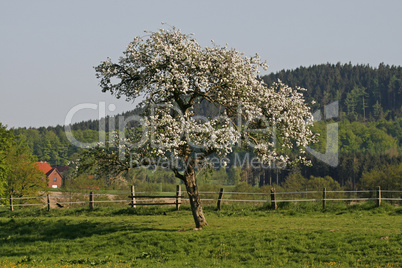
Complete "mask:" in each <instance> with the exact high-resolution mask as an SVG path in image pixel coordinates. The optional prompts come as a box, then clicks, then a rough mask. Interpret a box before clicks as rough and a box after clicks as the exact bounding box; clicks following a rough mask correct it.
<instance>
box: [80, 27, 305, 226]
mask: <svg viewBox="0 0 402 268" xmlns="http://www.w3.org/2000/svg"><path fill="white" fill-rule="evenodd" d="M260 68H262V69H266V68H267V65H266V64H265V63H264V62H262V61H261V60H260V58H259V56H258V55H256V56H253V57H247V56H244V55H243V54H242V53H240V52H238V51H236V50H235V49H230V48H228V47H227V46H225V47H218V46H217V45H215V44H212V46H211V47H201V46H200V45H199V44H198V43H197V41H196V40H195V39H194V38H193V36H192V35H187V34H184V33H182V32H181V31H180V30H178V29H176V28H174V27H173V28H171V29H168V30H166V29H161V30H159V31H157V32H151V33H148V35H147V36H144V37H135V38H134V41H132V42H131V43H129V45H128V46H127V49H126V50H125V52H124V56H122V57H120V59H119V60H118V62H116V63H113V62H112V61H111V60H110V59H107V60H106V61H104V62H102V63H101V64H100V65H99V66H97V67H95V70H96V72H97V77H98V78H99V79H100V86H101V87H102V91H103V92H107V91H108V92H110V93H111V94H113V95H115V96H116V97H117V98H120V97H122V96H124V97H125V98H126V99H127V101H131V100H134V99H135V98H138V97H140V98H141V99H142V102H141V105H142V107H143V109H144V111H145V112H144V115H142V116H141V117H135V118H132V120H134V121H136V123H137V127H133V128H124V129H123V128H121V129H119V131H117V132H115V133H114V136H115V137H114V138H109V141H108V142H107V144H98V146H96V147H94V148H92V149H90V150H88V151H87V152H86V153H85V156H84V157H83V158H82V159H83V160H82V161H81V165H82V166H85V163H87V164H88V163H91V165H92V164H94V163H95V164H96V168H97V171H98V172H103V173H108V174H114V175H118V174H120V173H121V172H124V171H127V170H129V169H130V168H133V167H138V166H141V165H161V163H162V162H163V166H164V167H168V168H170V169H171V170H172V171H173V172H174V174H175V176H176V177H177V178H179V179H180V180H182V181H183V182H184V184H185V186H186V191H187V193H188V196H189V201H190V204H191V209H192V213H193V217H194V221H195V225H196V228H201V227H202V226H204V225H206V224H207V221H206V219H205V217H204V214H203V211H202V206H201V203H200V197H199V192H198V188H197V181H196V173H197V170H199V168H200V166H198V164H199V163H207V162H208V161H207V160H208V158H209V157H210V156H212V155H214V156H218V157H224V156H226V155H227V154H229V153H230V152H232V148H233V147H234V146H246V147H248V148H252V149H253V150H254V151H255V153H256V155H257V156H258V157H259V159H260V161H261V162H265V163H268V162H272V161H282V162H289V161H293V160H294V159H290V158H289V154H288V152H290V150H293V151H294V149H295V148H297V149H299V150H300V154H299V155H300V159H299V160H303V153H304V147H305V146H306V145H307V144H308V143H310V142H311V141H312V140H313V135H312V133H311V131H310V129H309V123H310V122H311V119H312V115H311V113H310V110H309V108H308V106H307V105H306V103H305V101H304V99H303V95H302V93H301V92H300V91H301V90H302V89H299V88H298V89H292V88H291V87H288V86H286V85H285V84H283V83H282V82H280V81H278V83H276V84H273V85H271V86H267V85H266V84H264V82H263V81H261V80H260V79H258V74H259V70H260ZM205 101H206V102H208V103H209V104H210V105H215V106H217V107H219V110H220V112H219V113H218V114H216V116H215V117H213V118H211V117H206V116H203V115H200V114H197V113H196V112H195V111H196V107H197V105H199V104H200V103H201V102H205ZM112 136H113V135H112V134H111V137H112ZM84 159H85V160H84ZM88 159H92V161H89V160H88ZM179 162H180V163H181V164H178V163H179Z"/></svg>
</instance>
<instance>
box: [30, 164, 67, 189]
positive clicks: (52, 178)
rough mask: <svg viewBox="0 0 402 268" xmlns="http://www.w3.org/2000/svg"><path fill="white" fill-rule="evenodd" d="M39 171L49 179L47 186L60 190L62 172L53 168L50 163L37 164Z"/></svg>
mask: <svg viewBox="0 0 402 268" xmlns="http://www.w3.org/2000/svg"><path fill="white" fill-rule="evenodd" d="M36 166H37V167H38V169H40V170H41V171H43V173H44V174H45V176H46V177H44V178H46V179H47V184H48V186H49V187H50V188H60V187H61V185H62V182H63V178H62V176H61V174H60V172H59V171H58V170H57V168H55V167H51V166H50V165H49V163H48V162H42V161H41V162H36Z"/></svg>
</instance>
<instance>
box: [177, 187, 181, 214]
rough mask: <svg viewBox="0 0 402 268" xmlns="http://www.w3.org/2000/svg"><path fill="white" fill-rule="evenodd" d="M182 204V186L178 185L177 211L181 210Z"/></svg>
mask: <svg viewBox="0 0 402 268" xmlns="http://www.w3.org/2000/svg"><path fill="white" fill-rule="evenodd" d="M180 203H181V185H176V210H179V209H180Z"/></svg>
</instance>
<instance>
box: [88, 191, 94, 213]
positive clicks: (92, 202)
mask: <svg viewBox="0 0 402 268" xmlns="http://www.w3.org/2000/svg"><path fill="white" fill-rule="evenodd" d="M89 209H90V210H93V209H94V196H93V193H92V192H89Z"/></svg>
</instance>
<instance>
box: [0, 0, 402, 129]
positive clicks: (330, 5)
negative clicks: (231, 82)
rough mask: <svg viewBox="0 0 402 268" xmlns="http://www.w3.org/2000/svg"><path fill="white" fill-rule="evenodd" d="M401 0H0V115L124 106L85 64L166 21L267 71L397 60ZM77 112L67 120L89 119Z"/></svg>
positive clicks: (45, 120)
mask: <svg viewBox="0 0 402 268" xmlns="http://www.w3.org/2000/svg"><path fill="white" fill-rule="evenodd" d="M401 11H402V1H399V0H394V1H390V0H382V1H369V0H358V1H357V0H355V1H354V0H347V1H346V0H338V1H324V0H321V1H319V0H317V1H302V0H296V1H252V0H251V1H250V0H249V1H233V0H230V1H226V0H225V1H218V0H215V1H197V2H196V1H166V0H164V1H121V0H119V1H101V0H92V1H89V0H86V1H83V0H79V1H72V0H70V1H56V0H52V1H50V0H49V1H45V0H42V1H40V0H36V1H32V0H24V1H23V0H19V1H11V0H8V1H1V2H0V90H1V91H0V92H1V95H0V122H1V123H3V124H6V125H8V126H9V127H22V126H25V127H29V126H33V127H39V126H55V125H57V124H64V122H65V118H66V116H67V114H68V112H69V111H70V110H71V109H72V108H73V107H75V106H76V105H78V104H82V103H91V104H99V102H105V104H106V107H108V106H109V105H110V104H114V105H115V106H116V110H115V112H118V113H120V112H122V111H126V110H130V109H132V108H134V105H133V104H132V103H125V102H124V100H116V99H115V98H114V97H113V96H110V95H109V94H106V93H102V92H101V91H100V88H99V86H98V81H97V79H96V77H95V72H94V70H93V68H92V67H93V66H95V65H98V64H99V63H100V61H102V60H105V59H106V58H107V57H111V58H112V60H116V59H117V58H118V57H119V56H120V55H122V52H123V50H124V49H125V47H126V46H127V44H128V43H129V42H130V41H131V40H132V39H133V38H134V36H136V35H142V34H143V31H144V30H151V31H152V30H154V31H155V30H158V29H159V28H161V27H162V25H161V22H162V21H164V22H167V23H169V24H170V25H174V26H176V27H177V28H180V29H181V30H182V31H183V32H186V33H194V34H195V38H196V39H197V40H198V42H199V43H201V44H202V45H210V40H211V39H213V40H214V41H215V42H216V43H217V44H219V45H222V46H223V45H225V44H226V43H228V44H229V46H230V47H234V48H236V49H238V50H240V51H243V52H245V53H246V55H250V56H251V55H254V54H255V53H258V54H259V55H260V56H261V57H262V58H263V59H265V60H267V62H268V64H269V66H270V68H269V70H268V72H267V73H269V72H276V71H279V70H281V69H294V68H297V67H299V66H310V65H313V64H321V63H327V62H330V63H337V62H341V63H348V62H351V63H352V64H370V65H371V66H378V64H379V63H381V62H384V63H385V64H390V65H402V34H401V30H402V16H401ZM97 115H98V112H97V111H96V110H90V109H87V110H86V111H80V112H78V113H77V114H76V115H75V116H74V117H73V120H74V121H81V120H84V119H95V118H97Z"/></svg>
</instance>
